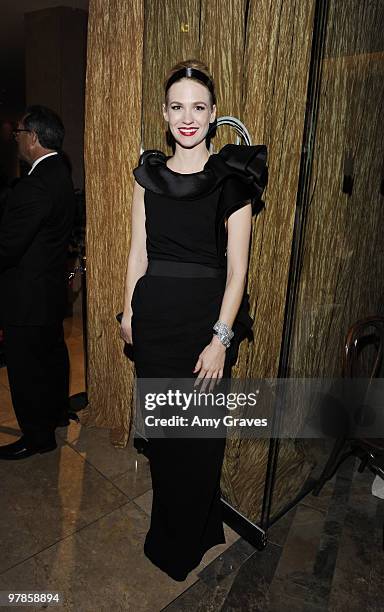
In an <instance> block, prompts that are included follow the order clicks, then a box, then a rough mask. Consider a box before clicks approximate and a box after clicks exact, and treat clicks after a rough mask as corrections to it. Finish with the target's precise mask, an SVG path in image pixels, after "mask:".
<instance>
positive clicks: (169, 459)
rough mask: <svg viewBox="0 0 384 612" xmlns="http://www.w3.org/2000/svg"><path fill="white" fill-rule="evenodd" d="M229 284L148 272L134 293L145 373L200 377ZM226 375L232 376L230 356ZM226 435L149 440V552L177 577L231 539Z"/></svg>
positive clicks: (138, 359) (137, 346) (138, 354)
mask: <svg viewBox="0 0 384 612" xmlns="http://www.w3.org/2000/svg"><path fill="white" fill-rule="evenodd" d="M224 289H225V280H223V279H222V278H179V277H177V278H172V277H168V276H152V275H148V274H147V275H145V276H143V277H141V278H140V279H139V280H138V282H137V284H136V286H135V289H134V292H133V296H132V312H133V315H132V341H133V358H134V361H135V368H136V375H137V377H138V378H163V377H164V378H168V377H172V378H195V377H196V376H197V375H198V373H195V374H194V373H193V369H194V367H195V365H196V362H197V359H198V356H199V354H200V353H201V351H202V350H203V349H204V348H205V346H207V345H208V344H209V343H210V341H211V339H212V333H213V332H212V327H213V325H214V323H215V322H216V321H217V319H218V318H219V313H220V307H221V302H222V298H223V293H224ZM223 377H224V378H230V365H229V360H228V358H227V357H226V363H225V366H224V373H223ZM224 451H225V438H154V437H152V438H149V441H148V455H149V461H150V469H151V476H152V488H153V502H152V514H151V524H150V529H149V531H148V533H147V536H146V540H145V545H144V552H145V554H146V556H147V557H148V558H149V559H150V560H151V561H152V562H153V563H154V564H155V565H156V566H158V567H159V568H160V569H161V570H163V571H164V572H166V573H167V574H168V575H169V576H171V577H172V578H173V579H174V580H180V581H181V580H185V578H186V577H187V575H188V573H189V572H190V571H191V570H192V569H193V568H195V567H196V566H197V565H198V564H199V563H200V561H201V559H202V557H203V556H204V553H205V552H206V551H207V550H208V549H209V548H211V547H212V546H215V545H216V544H221V543H224V542H225V537H224V531H223V522H222V515H221V504H220V497H221V491H220V476H221V469H222V464H223V458H224Z"/></svg>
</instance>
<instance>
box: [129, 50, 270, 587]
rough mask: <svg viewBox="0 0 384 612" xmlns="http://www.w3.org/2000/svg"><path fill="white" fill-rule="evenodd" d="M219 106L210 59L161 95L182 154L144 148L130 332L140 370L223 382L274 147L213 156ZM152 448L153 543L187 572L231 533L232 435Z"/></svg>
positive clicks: (176, 74)
mask: <svg viewBox="0 0 384 612" xmlns="http://www.w3.org/2000/svg"><path fill="white" fill-rule="evenodd" d="M215 103H216V98H215V89H214V83H213V79H212V77H211V75H210V74H209V71H208V68H207V67H206V66H205V65H204V64H202V63H201V62H199V61H197V60H187V61H185V62H181V63H179V64H177V65H176V66H174V68H172V70H171V71H170V73H169V75H168V77H167V79H166V83H165V103H164V104H163V115H164V118H165V120H166V121H167V122H168V133H167V139H168V141H170V142H171V143H172V148H173V151H174V155H173V156H172V157H167V156H165V155H164V153H162V152H161V151H153V150H149V151H145V152H144V153H143V154H142V155H141V158H140V162H139V165H138V167H137V168H135V169H134V171H133V172H134V176H135V179H136V180H135V185H134V193H133V204H132V234H131V236H132V237H131V248H130V254H129V259H128V270H127V278H126V288H125V304H124V313H123V319H122V324H121V336H122V337H123V339H124V340H125V341H126V342H128V343H132V347H133V358H134V362H135V368H136V375H137V377H138V378H163V377H164V378H168V377H171V378H172V379H174V378H198V379H203V378H205V379H209V381H207V380H206V381H202V380H201V381H199V382H201V383H203V384H204V382H205V383H206V382H211V383H212V382H216V383H218V382H220V380H221V379H222V378H229V377H230V375H231V367H232V366H233V365H234V363H235V362H236V359H237V352H238V347H239V343H240V342H241V340H242V339H243V338H244V337H245V336H248V337H249V338H251V337H252V323H253V320H252V318H251V317H250V315H249V311H248V296H247V293H246V291H245V287H246V277H247V269H248V256H249V242H250V234H251V223H252V214H256V213H257V212H258V211H259V210H260V209H261V208H262V206H263V204H262V202H261V200H260V198H261V195H262V192H263V189H264V187H265V185H266V181H267V167H266V147H265V146H264V145H258V146H245V145H232V144H228V145H226V146H225V147H223V148H222V149H221V151H220V152H219V153H217V154H211V155H209V150H208V147H209V142H210V138H209V136H210V135H211V134H212V133H213V132H214V130H215V120H216V104H215ZM208 132H209V135H208ZM217 322H219V325H218V326H215V327H216V328H217V327H218V329H216V330H215V331H214V330H213V327H214V325H215V324H216V323H217ZM148 447H149V448H148V454H149V461H150V469H151V476H152V488H153V503H152V514H151V525H150V529H149V532H148V534H147V537H146V541H145V546H144V551H145V554H146V555H147V557H148V558H149V559H150V560H151V561H152V562H153V563H154V564H155V565H157V566H158V567H159V568H160V569H162V570H163V571H165V572H166V573H167V574H168V575H169V576H171V577H172V578H173V579H174V580H179V581H181V580H185V578H186V577H187V575H188V573H189V572H190V571H191V570H192V569H193V568H194V567H196V566H197V565H198V564H199V563H200V561H201V559H202V557H203V556H204V553H205V552H206V551H207V550H208V549H209V548H211V547H212V546H215V545H216V544H220V543H223V542H225V538H224V532H223V523H222V518H221V506H220V474H221V468H222V462H223V456H224V450H225V438H205V439H204V438H197V439H196V438H184V439H180V438H179V439H177V438H171V439H162V438H150V439H149V444H148Z"/></svg>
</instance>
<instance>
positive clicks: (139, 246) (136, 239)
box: [121, 181, 148, 344]
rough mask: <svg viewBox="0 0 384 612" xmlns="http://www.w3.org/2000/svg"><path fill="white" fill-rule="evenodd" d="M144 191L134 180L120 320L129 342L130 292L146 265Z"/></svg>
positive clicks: (131, 292)
mask: <svg viewBox="0 0 384 612" xmlns="http://www.w3.org/2000/svg"><path fill="white" fill-rule="evenodd" d="M144 192H145V189H144V188H143V187H141V185H139V184H138V183H137V182H136V181H135V183H134V187H133V197H132V210H131V244H130V249H129V256H128V265H127V274H126V279H125V292H124V310H123V319H122V322H121V337H122V338H123V339H124V340H125V341H126V342H128V343H129V344H131V343H132V331H131V317H132V308H131V300H132V294H133V290H134V288H135V285H136V283H137V281H138V279H139V278H140V277H141V276H143V275H144V274H145V272H146V270H147V267H148V257H147V248H146V238H147V236H146V230H145V208H144Z"/></svg>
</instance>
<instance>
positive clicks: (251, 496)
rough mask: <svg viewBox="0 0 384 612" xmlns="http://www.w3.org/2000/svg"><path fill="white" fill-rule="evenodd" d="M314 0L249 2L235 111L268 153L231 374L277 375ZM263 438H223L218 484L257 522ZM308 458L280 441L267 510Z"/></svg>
mask: <svg viewBox="0 0 384 612" xmlns="http://www.w3.org/2000/svg"><path fill="white" fill-rule="evenodd" d="M314 7H315V2H314V0H305V1H303V2H298V3H296V2H287V1H285V0H280V1H276V0H258V1H251V2H250V3H249V7H248V12H247V20H246V41H245V52H244V63H243V79H242V101H243V104H242V114H241V118H242V120H243V121H244V123H245V125H246V126H247V128H248V129H249V131H250V133H251V136H252V139H253V142H254V143H255V144H258V143H264V144H266V145H267V146H268V152H269V155H268V157H269V177H270V181H269V185H268V188H267V190H266V193H265V198H264V199H265V201H266V209H265V210H264V211H263V212H262V213H261V214H260V215H259V216H258V218H257V219H256V221H255V222H254V224H253V233H252V248H251V256H250V267H249V278H248V289H249V294H250V304H251V311H252V313H253V315H254V318H255V324H254V328H253V329H254V336H255V341H254V344H253V345H247V343H246V342H244V343H243V344H242V346H241V349H240V354H239V359H238V362H237V365H236V368H235V369H234V372H233V374H234V376H236V377H239V378H241V377H251V378H269V377H275V376H277V370H278V363H279V357H280V348H281V344H282V333H283V322H284V310H285V302H286V292H287V284H288V272H289V263H290V257H291V246H292V236H293V224H294V217H295V206H296V197H297V188H298V178H299V169H300V160H301V145H302V138H303V126H304V117H305V109H306V96H307V85H308V75H309V63H310V55H311V42H312V32H313V18H314ZM268 449H269V441H268V440H233V441H231V442H230V443H229V444H227V450H226V458H225V464H224V469H223V477H222V489H223V493H224V495H225V497H226V498H227V499H228V500H229V501H230V503H231V504H232V505H234V506H235V507H236V508H237V509H239V510H240V511H241V512H242V513H243V514H244V515H245V516H247V517H248V518H249V519H251V520H253V521H256V522H257V521H258V519H259V516H260V511H261V500H262V492H263V487H264V481H265V473H266V467H267V457H268ZM310 468H311V465H310V463H309V462H308V461H307V460H306V457H305V455H304V454H303V453H302V452H301V450H300V448H299V447H297V446H296V445H295V444H294V442H293V441H283V442H282V443H281V446H280V453H279V462H278V470H277V476H276V488H275V493H274V511H277V510H278V509H280V508H281V507H282V506H283V505H284V504H285V503H287V502H288V501H290V500H291V499H292V498H293V497H294V495H295V494H296V493H297V492H298V490H299V489H300V488H301V486H302V484H303V482H304V481H305V479H306V477H307V475H308V473H309V471H310Z"/></svg>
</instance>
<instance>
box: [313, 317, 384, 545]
mask: <svg viewBox="0 0 384 612" xmlns="http://www.w3.org/2000/svg"><path fill="white" fill-rule="evenodd" d="M372 330H373V331H372ZM368 347H371V348H373V350H374V363H373V365H371V366H370V368H369V370H368V371H367V372H365V373H364V374H363V377H364V378H366V379H367V380H368V387H369V384H370V382H371V381H372V379H373V378H377V377H379V376H380V371H381V366H382V363H383V351H384V317H382V316H371V317H366V318H365V319H361V320H359V321H357V322H356V323H355V324H354V325H352V327H351V328H350V330H349V331H348V334H347V337H346V342H345V352H344V358H343V369H342V376H343V378H361V377H362V375H361V373H362V371H361V369H360V371H358V368H359V367H361V358H362V357H363V353H364V352H365V350H366V349H367V348H368ZM367 390H368V389H367ZM365 417H366V415H364V413H361V414H359V419H360V422H362V421H363V420H364V418H365ZM368 418H369V417H368ZM351 456H355V457H358V458H359V459H360V465H359V467H358V471H359V472H363V471H364V470H365V468H368V469H369V470H370V471H371V472H372V473H373V474H375V475H378V476H380V477H381V478H384V439H382V438H366V439H364V438H348V437H347V436H346V435H345V434H342V435H339V436H338V437H337V439H336V440H335V444H334V447H333V449H332V452H331V454H330V456H329V459H328V461H327V463H326V465H325V467H324V470H323V472H322V474H321V475H320V477H319V479H318V481H317V482H316V484H315V487H314V489H313V491H312V494H313V495H315V496H317V495H319V493H320V491H321V490H322V488H323V486H324V484H325V483H326V482H327V481H328V480H330V479H331V478H333V476H334V475H335V473H336V472H337V470H338V468H339V467H340V465H341V464H342V463H343V462H344V461H345V460H346V459H347V458H348V457H351ZM383 548H384V531H383Z"/></svg>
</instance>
